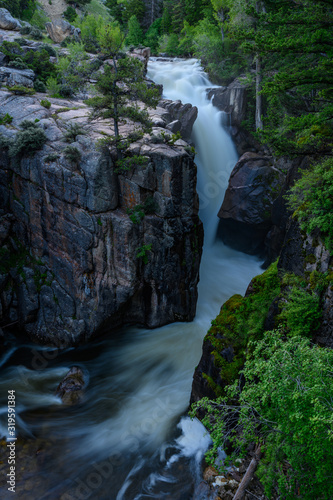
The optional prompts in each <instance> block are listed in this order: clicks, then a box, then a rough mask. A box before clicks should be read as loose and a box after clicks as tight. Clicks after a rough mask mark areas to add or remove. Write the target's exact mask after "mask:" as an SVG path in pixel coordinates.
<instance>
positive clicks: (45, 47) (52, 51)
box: [38, 43, 57, 57]
mask: <svg viewBox="0 0 333 500" xmlns="http://www.w3.org/2000/svg"><path fill="white" fill-rule="evenodd" d="M38 50H39V51H41V50H46V52H47V53H48V54H49V56H50V57H57V53H56V51H55V49H54V48H53V47H52V46H51V45H49V44H48V43H43V44H42V45H41V46H40V47H39V48H38Z"/></svg>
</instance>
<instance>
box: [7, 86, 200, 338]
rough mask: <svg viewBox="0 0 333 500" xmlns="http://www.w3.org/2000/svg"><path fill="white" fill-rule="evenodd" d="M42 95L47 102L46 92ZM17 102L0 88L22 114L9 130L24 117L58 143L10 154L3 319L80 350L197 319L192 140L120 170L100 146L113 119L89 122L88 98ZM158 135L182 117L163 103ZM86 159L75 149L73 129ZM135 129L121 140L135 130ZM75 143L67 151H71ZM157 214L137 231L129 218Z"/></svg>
mask: <svg viewBox="0 0 333 500" xmlns="http://www.w3.org/2000/svg"><path fill="white" fill-rule="evenodd" d="M41 97H42V96H41ZM41 97H38V96H37V97H18V96H13V95H11V94H9V93H6V92H0V106H1V110H2V112H3V113H9V114H10V115H11V116H13V122H12V123H11V125H8V126H6V127H5V126H0V133H1V134H2V135H4V136H6V137H13V136H15V134H16V133H17V128H18V126H19V124H20V122H21V121H22V120H23V119H29V120H32V121H37V122H38V126H39V127H41V128H42V129H43V130H44V132H45V134H46V136H47V139H48V141H47V143H46V144H45V146H44V147H43V149H42V150H40V151H38V152H37V153H35V154H34V155H33V156H26V155H23V157H21V158H17V157H16V158H12V159H10V158H9V157H8V155H7V153H6V150H5V149H2V150H1V156H0V215H1V223H0V246H1V252H2V254H1V255H2V263H1V266H0V273H1V275H0V294H1V310H0V313H1V315H2V319H3V321H6V322H15V321H18V322H19V324H20V325H21V326H22V327H23V328H24V329H25V330H26V331H27V332H28V333H29V334H30V336H31V337H32V338H33V339H34V340H36V341H38V342H45V343H51V344H57V345H59V344H63V345H71V344H77V343H78V342H81V341H85V340H87V339H88V338H90V337H91V336H92V335H94V334H95V333H96V332H98V331H100V330H101V329H103V328H114V327H117V326H119V325H121V324H124V323H139V324H142V325H146V326H148V327H157V326H161V325H163V324H166V323H168V322H172V321H188V320H191V319H192V318H193V316H194V314H195V307H196V299H197V288H196V287H197V281H198V272H199V263H200V257H201V249H202V239H203V231H202V225H201V222H200V220H199V218H198V215H197V211H198V201H197V195H196V191H195V186H196V167H195V164H194V163H193V156H192V155H191V154H189V153H188V152H187V150H186V149H187V148H186V146H187V145H186V143H185V142H184V141H182V140H179V141H177V142H176V143H175V144H174V145H173V146H169V145H167V144H152V143H151V142H149V137H146V139H145V140H143V141H141V142H137V143H135V144H133V145H132V149H133V151H135V153H139V154H141V155H144V156H146V157H147V158H148V165H147V167H146V168H142V167H136V168H134V170H133V171H131V172H127V173H125V174H123V175H117V174H116V173H115V172H114V168H113V163H112V159H111V156H110V155H109V154H106V153H103V152H102V151H101V150H100V149H98V147H97V146H96V141H97V140H98V139H99V138H102V137H103V136H105V135H108V134H109V135H110V134H112V131H111V128H110V123H108V122H103V121H99V122H97V123H94V124H92V123H91V122H89V121H88V119H87V115H88V111H89V110H88V109H87V108H86V106H85V105H84V104H82V103H80V102H74V103H73V102H69V101H61V100H59V99H51V101H52V106H51V108H50V109H49V110H47V109H45V108H44V107H42V106H41V104H40V99H41ZM152 118H153V121H155V124H157V125H158V127H159V128H155V129H153V132H154V133H155V134H157V133H158V132H160V131H161V127H163V126H164V127H165V126H166V125H167V123H168V122H170V121H172V119H173V118H172V116H171V115H170V114H169V113H166V110H165V109H163V108H161V107H159V108H157V110H154V114H153V117H152ZM74 122H75V123H77V124H79V125H80V127H81V130H80V131H79V132H77V134H76V136H75V137H73V138H72V144H71V146H72V147H75V148H76V149H77V151H78V152H79V158H80V160H79V161H78V160H77V161H74V162H73V161H71V160H70V159H69V158H68V156H67V157H66V153H65V152H64V149H65V148H66V143H65V142H64V133H65V132H66V131H67V132H68V129H69V124H73V123H74ZM129 127H130V126H129V125H128V124H127V125H124V126H123V129H122V130H121V133H122V134H126V133H128V132H129ZM67 146H68V144H67ZM144 204H146V205H147V204H148V205H150V207H153V208H151V209H150V211H149V214H147V215H145V216H144V217H143V218H142V217H141V215H140V217H139V221H138V222H137V223H134V222H133V220H132V219H133V218H132V219H131V218H130V217H129V213H128V211H132V214H133V211H134V213H135V212H140V211H141V210H142V207H141V208H140V207H139V206H142V205H144Z"/></svg>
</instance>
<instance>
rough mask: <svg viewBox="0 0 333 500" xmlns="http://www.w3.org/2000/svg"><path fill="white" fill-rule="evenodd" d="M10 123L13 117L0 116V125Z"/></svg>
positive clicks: (7, 115) (8, 115)
mask: <svg viewBox="0 0 333 500" xmlns="http://www.w3.org/2000/svg"><path fill="white" fill-rule="evenodd" d="M12 121H13V117H12V116H11V115H10V114H8V113H6V114H5V115H0V125H9V124H10V123H12Z"/></svg>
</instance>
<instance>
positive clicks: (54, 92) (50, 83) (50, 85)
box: [46, 76, 60, 97]
mask: <svg viewBox="0 0 333 500" xmlns="http://www.w3.org/2000/svg"><path fill="white" fill-rule="evenodd" d="M46 87H47V91H48V93H49V94H50V96H52V97H60V93H59V92H60V84H59V83H58V80H57V78H54V77H53V76H51V77H50V78H48V79H47V82H46Z"/></svg>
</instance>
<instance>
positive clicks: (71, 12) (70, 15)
mask: <svg viewBox="0 0 333 500" xmlns="http://www.w3.org/2000/svg"><path fill="white" fill-rule="evenodd" d="M64 18H65V19H66V21H68V22H69V23H73V22H74V21H75V18H76V10H75V9H74V7H72V6H71V5H69V6H68V7H67V9H66V10H65V12H64Z"/></svg>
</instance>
